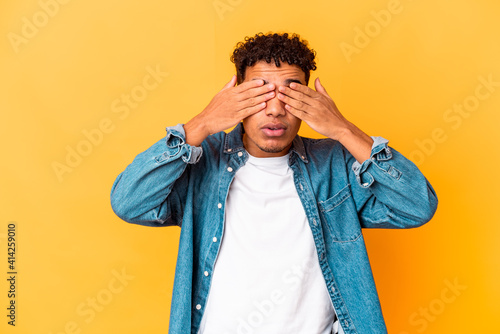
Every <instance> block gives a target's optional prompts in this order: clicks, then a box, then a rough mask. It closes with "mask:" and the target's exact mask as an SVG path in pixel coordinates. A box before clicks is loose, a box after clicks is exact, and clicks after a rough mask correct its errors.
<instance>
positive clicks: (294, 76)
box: [243, 61, 306, 158]
mask: <svg viewBox="0 0 500 334" xmlns="http://www.w3.org/2000/svg"><path fill="white" fill-rule="evenodd" d="M280 65H281V66H280V67H276V65H274V63H271V64H268V63H267V62H265V61H260V62H257V63H256V64H255V65H254V66H252V67H247V69H246V72H245V80H244V81H243V82H246V81H251V80H257V79H261V80H264V83H265V84H268V83H272V84H274V86H275V87H276V94H275V96H274V98H272V99H270V100H268V101H267V104H266V108H265V109H263V110H261V111H259V112H258V113H256V114H253V115H252V116H249V117H247V118H245V119H244V120H243V127H244V128H245V133H244V134H243V144H244V146H245V149H246V150H247V151H248V153H250V154H251V155H253V156H255V157H260V158H265V157H279V156H283V155H285V154H287V153H288V150H289V149H290V147H291V146H292V141H293V139H294V138H295V136H296V135H297V132H298V131H299V128H300V123H301V120H300V119H299V118H297V117H295V116H293V115H292V114H290V113H289V112H288V111H287V110H286V109H285V104H284V103H283V102H281V101H280V100H278V97H277V95H278V87H279V86H288V85H290V83H291V82H297V83H300V84H303V85H305V84H306V82H305V73H304V72H303V71H302V70H301V69H300V67H298V66H296V65H289V64H288V63H283V62H281V64H280Z"/></svg>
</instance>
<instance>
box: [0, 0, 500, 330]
mask: <svg viewBox="0 0 500 334" xmlns="http://www.w3.org/2000/svg"><path fill="white" fill-rule="evenodd" d="M54 1H55V0H42V1H40V2H37V1H35V0H16V1H14V0H9V1H6V0H4V1H2V2H1V3H0V22H1V25H0V36H1V39H0V76H1V80H0V110H1V116H0V117H1V118H0V135H1V141H0V142H1V151H0V152H1V156H2V160H1V161H2V163H1V164H0V175H1V183H0V189H1V190H0V244H1V246H0V249H1V252H0V254H1V255H0V264H1V265H0V267H1V268H2V269H1V272H2V273H1V275H0V278H1V280H0V282H1V283H0V296H1V297H0V306H1V307H0V309H1V310H2V311H1V317H0V319H2V320H1V323H0V332H2V333H23V334H24V333H30V334H31V333H42V334H49V333H52V334H56V333H58V334H59V333H68V334H69V333H123V334H125V333H127V334H128V333H152V334H154V333H166V332H167V329H168V322H169V319H168V318H169V309H170V295H171V290H172V285H173V277H174V268H175V260H176V256H177V243H178V236H179V231H180V230H179V229H177V228H146V227H141V226H135V225H131V224H127V223H125V222H123V221H121V220H120V219H119V218H117V217H116V216H115V215H114V214H113V212H112V210H111V207H110V203H109V192H110V188H111V185H112V183H113V181H114V179H115V177H116V176H117V175H118V174H119V173H120V172H121V171H122V170H123V169H124V168H125V167H126V165H127V164H128V163H130V162H131V161H132V159H133V158H134V156H135V155H136V154H138V153H139V152H141V151H143V150H145V149H146V148H147V147H149V146H150V145H151V144H153V143H154V142H155V141H157V140H158V139H159V138H161V137H163V136H164V135H165V132H164V128H165V127H166V126H169V125H175V124H177V123H184V122H187V121H188V120H189V119H190V118H191V117H193V116H194V115H196V114H197V113H199V112H200V111H201V110H202V109H203V108H204V107H205V106H206V105H207V104H208V102H209V101H210V99H211V97H212V96H213V95H214V94H215V93H217V92H218V91H219V89H220V88H221V87H222V86H223V85H224V84H225V83H226V82H227V81H229V79H230V77H231V75H232V74H233V73H234V70H233V65H232V64H231V63H230V62H229V56H230V54H231V52H232V49H233V47H234V45H235V44H236V42H238V41H240V40H242V39H243V38H244V36H247V35H253V34H255V33H256V32H260V31H262V32H268V31H279V32H284V31H288V32H297V33H299V34H301V36H302V37H303V38H305V39H306V40H308V41H309V42H310V44H311V45H312V47H313V48H314V49H315V50H316V51H317V53H318V57H317V64H318V70H317V71H316V72H313V73H312V76H311V80H314V78H316V77H317V76H320V77H321V78H322V82H323V84H324V85H325V87H326V88H327V90H328V91H329V93H330V94H331V96H332V97H333V99H334V100H335V101H336V103H337V105H338V106H339V108H340V110H341V111H342V112H343V114H344V115H345V116H346V117H347V118H348V119H349V120H351V121H352V122H353V123H355V124H357V125H358V126H359V127H360V128H361V129H363V130H364V131H365V132H367V133H368V134H370V135H380V136H384V137H385V138H388V139H390V141H391V145H392V146H393V147H395V148H396V149H398V150H399V151H400V152H402V153H404V154H405V155H407V156H409V157H410V158H412V159H413V160H414V161H415V162H416V163H418V164H419V167H420V168H421V170H422V171H423V172H424V174H425V175H426V176H427V178H428V179H429V180H430V182H431V183H432V185H433V186H434V188H435V189H436V191H437V193H438V196H439V199H440V203H439V208H438V211H437V214H436V216H435V217H434V219H433V220H432V221H431V222H430V223H428V224H427V225H425V226H423V227H421V228H419V229H414V230H365V231H364V234H365V237H366V242H367V247H368V252H369V254H370V259H371V263H372V267H373V271H374V275H375V281H376V284H377V288H378V291H379V294H380V299H381V303H382V308H383V312H384V315H385V319H386V322H387V326H388V329H389V333H396V334H413V333H429V334H431V333H436V334H437V333H440V334H442V333H499V332H500V320H499V316H500V307H499V301H500V284H499V282H500V261H499V251H500V242H499V240H500V224H499V222H500V220H499V213H498V212H499V205H498V204H497V203H496V202H497V201H498V200H499V198H500V196H499V192H498V189H499V185H500V184H499V181H498V172H497V167H498V165H499V163H500V158H499V154H498V153H499V150H498V144H497V143H498V141H499V140H500V131H499V130H498V127H499V124H500V116H499V112H498V110H499V107H500V86H499V82H500V62H499V59H500V42H499V41H500V39H499V37H498V33H499V32H500V21H499V20H498V17H499V14H500V11H499V10H500V5H499V4H498V2H497V1H493V0H432V1H431V0H413V1H411V0H401V1H394V0H392V1H388V0H369V1H362V2H357V1H356V2H353V1H346V0H335V1H317V0H310V1H296V0H289V1H274V2H273V1H263V0H258V1H250V0H220V1H213V0H198V1H168V2H166V1H151V0H145V1H123V0H122V1H118V0H108V1H97V0H86V1H79V0H72V1H68V0H65V1H62V0H60V1H61V4H59V5H57V6H55V5H54V4H58V3H56V2H54ZM44 8H45V9H44ZM381 11H382V12H381ZM384 11H385V12H384ZM391 11H392V12H391ZM383 13H386V14H387V13H390V18H389V17H388V16H387V15H386V16H383V15H382V14H383ZM49 14H50V15H49ZM376 17H378V19H379V21H380V23H379V22H378V21H377V20H376ZM35 23H36V24H37V25H38V27H37V26H36V25H34V24H35ZM30 25H34V26H32V27H31V30H30V29H29V26H30ZM33 27H34V29H33ZM360 31H362V33H360ZM363 34H368V35H366V36H367V37H366V36H365V37H364V39H363ZM347 45H349V46H350V49H349V50H350V52H347V53H346V51H345V50H346V48H349V46H347ZM353 48H355V51H353V50H354V49H353ZM343 49H344V51H343ZM157 68H159V69H160V71H161V72H163V73H168V75H166V74H162V75H163V77H161V79H160V80H158V82H157V85H156V87H155V88H154V89H151V90H148V91H145V90H144V89H143V88H141V86H142V85H143V79H144V78H145V76H146V75H147V74H148V69H149V70H154V69H157ZM488 78H489V80H490V81H493V82H496V86H495V85H493V86H489V89H490V90H488V88H487V87H486V86H484V85H482V84H481V82H482V81H481V80H483V81H484V80H486V81H487V80H488ZM311 82H312V81H311ZM150 83H153V81H150ZM481 85H482V86H481ZM478 87H479V88H478ZM131 92H134V93H135V94H139V93H141V92H142V93H144V92H146V94H147V96H141V101H138V102H137V101H136V102H137V105H135V107H134V108H129V113H128V114H126V113H125V111H123V109H121V110H122V112H119V113H116V112H114V111H116V108H113V106H112V104H113V103H118V102H116V100H117V99H118V100H120V99H121V97H122V94H125V95H126V94H128V95H130V94H131ZM478 92H479V93H478ZM477 94H479V95H478V96H480V97H481V99H479V98H477V96H476V95H477ZM143 95H144V94H143ZM136 96H138V95H136ZM464 103H466V104H467V103H468V110H469V111H467V110H466V111H465V112H462V115H461V116H460V114H459V113H457V112H456V111H453V107H454V105H458V106H459V105H463V104H464ZM121 106H122V107H123V104H121ZM115 107H116V105H115ZM450 108H451V109H452V111H448V110H449V109H450ZM463 110H465V109H463ZM451 117H453V118H451ZM452 120H453V121H452ZM100 126H102V128H103V129H105V130H106V131H107V132H106V133H104V132H103V134H102V138H100V137H99V136H98V135H97V134H96V132H95V131H94V132H92V131H93V130H94V129H98V128H99V127H100ZM84 131H87V132H89V131H90V132H91V133H94V134H96V137H94V142H95V145H94V144H92V145H91V146H90V147H89V146H88V145H87V146H85V141H86V140H87V139H86V137H85V135H84ZM99 131H101V130H99ZM300 133H301V134H302V135H305V136H312V137H316V136H318V135H317V134H315V133H314V132H312V131H311V130H310V129H309V128H307V127H305V126H303V127H302V129H301V132H300ZM77 148H79V149H80V150H81V151H82V152H84V153H85V154H86V156H82V157H81V160H80V161H78V160H73V161H72V165H73V167H71V168H70V167H68V166H67V162H66V158H67V155H68V152H69V150H76V149H77ZM58 164H59V165H58ZM55 165H56V166H59V167H60V166H61V165H66V166H67V169H65V170H64V173H62V174H61V173H59V175H58V174H57V173H56V172H55V170H54V166H55ZM9 222H16V223H17V245H18V248H17V266H16V270H17V271H18V275H17V298H16V305H17V319H16V326H15V327H12V326H8V325H7V320H8V319H7V317H6V315H7V310H6V307H7V306H8V304H7V303H8V301H9V300H8V298H7V290H8V286H7V281H6V278H7V274H6V272H7V271H8V269H7V246H6V241H7V240H6V235H7V225H8V223H9ZM123 273H125V277H126V278H123V277H122V281H120V280H118V279H117V278H116V277H117V276H120V275H123ZM450 285H455V286H458V288H457V287H455V289H454V290H453V289H451V288H450V287H449V286H450Z"/></svg>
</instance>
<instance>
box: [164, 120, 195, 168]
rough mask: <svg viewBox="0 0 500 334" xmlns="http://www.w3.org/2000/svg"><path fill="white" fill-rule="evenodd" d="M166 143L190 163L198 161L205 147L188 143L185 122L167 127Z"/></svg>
mask: <svg viewBox="0 0 500 334" xmlns="http://www.w3.org/2000/svg"><path fill="white" fill-rule="evenodd" d="M166 130H167V137H166V143H167V147H168V149H169V150H174V151H176V153H175V155H178V154H180V155H181V157H182V160H183V161H184V162H185V163H188V164H195V163H197V162H198V161H199V160H200V158H201V155H202V153H203V149H202V148H201V147H198V146H191V145H189V144H187V143H186V132H185V131H184V124H177V125H176V126H170V127H167V128H166Z"/></svg>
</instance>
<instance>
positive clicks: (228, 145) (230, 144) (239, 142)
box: [224, 122, 308, 163]
mask: <svg viewBox="0 0 500 334" xmlns="http://www.w3.org/2000/svg"><path fill="white" fill-rule="evenodd" d="M243 132H244V129H243V123H241V122H240V123H239V124H238V125H237V126H236V127H235V128H234V129H233V130H232V131H231V132H229V133H228V134H227V135H226V139H225V141H224V153H226V154H231V153H235V152H240V151H244V150H245V147H244V146H243ZM290 152H292V153H294V154H296V155H297V156H298V157H299V159H301V160H302V161H303V162H305V163H307V162H308V160H307V156H306V150H305V147H304V142H303V141H302V137H300V136H299V135H296V136H295V138H294V139H293V141H292V147H291V148H290Z"/></svg>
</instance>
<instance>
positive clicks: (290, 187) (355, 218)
mask: <svg viewBox="0 0 500 334" xmlns="http://www.w3.org/2000/svg"><path fill="white" fill-rule="evenodd" d="M314 58H315V52H314V51H312V50H311V49H309V47H308V46H307V42H305V41H303V40H300V38H299V36H297V35H293V36H289V35H288V34H267V35H263V34H257V35H256V36H254V37H251V38H248V37H247V38H246V39H245V41H244V42H241V43H239V44H238V45H237V47H236V49H235V50H234V53H233V56H232V57H231V60H232V61H233V62H234V63H235V65H236V71H237V75H236V76H234V77H233V78H232V79H231V81H229V83H227V84H226V85H225V86H224V88H223V89H222V90H221V91H220V92H219V93H218V94H217V95H216V96H215V97H214V98H213V99H212V101H211V102H210V103H209V104H208V106H207V107H206V108H205V109H204V110H203V111H202V112H201V113H200V114H199V115H197V116H195V117H194V118H193V119H191V120H190V121H189V122H187V123H186V124H184V125H177V126H174V127H168V128H167V135H166V138H164V139H161V140H160V141H158V142H157V143H156V144H154V145H153V146H152V147H150V148H149V149H148V150H146V151H145V152H143V153H141V154H139V155H138V156H137V157H136V158H135V160H134V161H133V162H132V163H131V164H130V165H129V166H128V167H127V168H126V169H125V171H124V172H122V173H121V174H120V175H119V176H118V178H117V179H116V181H115V183H114V185H113V189H112V192H111V203H112V207H113V210H114V211H115V212H116V214H117V215H118V216H119V217H121V218H122V219H123V220H125V221H127V222H130V223H135V224H141V225H147V226H172V225H176V226H180V227H181V228H182V230H181V236H180V241H179V252H178V258H177V267H176V273H175V283H174V292H173V297H172V306H171V314H170V333H194V334H195V333H200V334H225V333H238V334H239V333H245V334H247V333H308V334H309V333H315V334H316V333H318V334H330V333H346V334H347V333H361V334H368V333H376V334H380V333H386V332H387V330H386V327H385V323H384V319H383V316H382V311H381V308H380V303H379V299H378V295H377V291H376V288H375V283H374V280H373V276H372V272H371V268H370V264H369V261H368V256H367V253H366V248H365V244H364V239H363V234H362V232H361V229H362V228H412V227H417V226H420V225H422V224H424V223H426V222H427V221H429V220H430V219H431V218H432V216H433V214H434V212H435V210H436V207H437V198H436V194H435V192H434V190H433V189H432V187H431V185H430V184H429V183H428V182H427V180H426V179H425V177H424V176H423V175H422V174H421V173H420V171H419V170H418V169H417V167H416V166H415V165H414V164H413V163H411V162H410V161H409V160H407V159H406V158H404V157H403V156H402V155H401V154H400V153H398V152H397V151H395V150H394V149H392V148H390V147H388V146H387V143H388V141H387V140H385V139H383V138H381V137H369V136H368V135H367V134H365V133H364V132H363V131H361V130H360V129H359V128H357V127H356V126H355V125H354V124H352V123H350V122H349V121H348V120H346V119H345V118H344V117H343V116H342V114H341V113H340V112H339V110H338V109H337V107H336V106H335V103H334V102H333V100H332V99H331V98H330V96H329V95H328V93H327V92H326V90H325V88H324V87H323V86H322V84H321V82H320V81H319V79H316V81H315V82H314V86H315V90H314V89H311V88H308V87H307V84H308V80H309V74H310V71H311V70H315V69H316V65H315V61H314ZM237 83H238V84H237ZM236 84H237V85H236ZM241 120H242V121H241ZM301 121H304V122H306V123H307V124H308V125H309V126H310V127H311V128H312V129H314V130H315V131H317V132H318V133H319V134H321V135H324V136H326V137H328V138H327V139H308V138H302V137H300V136H298V135H297V132H298V130H299V127H300V124H301ZM235 125H236V127H235V129H234V130H232V131H231V132H230V133H227V134H226V133H225V132H223V131H224V130H226V129H229V128H231V127H233V126H235Z"/></svg>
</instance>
